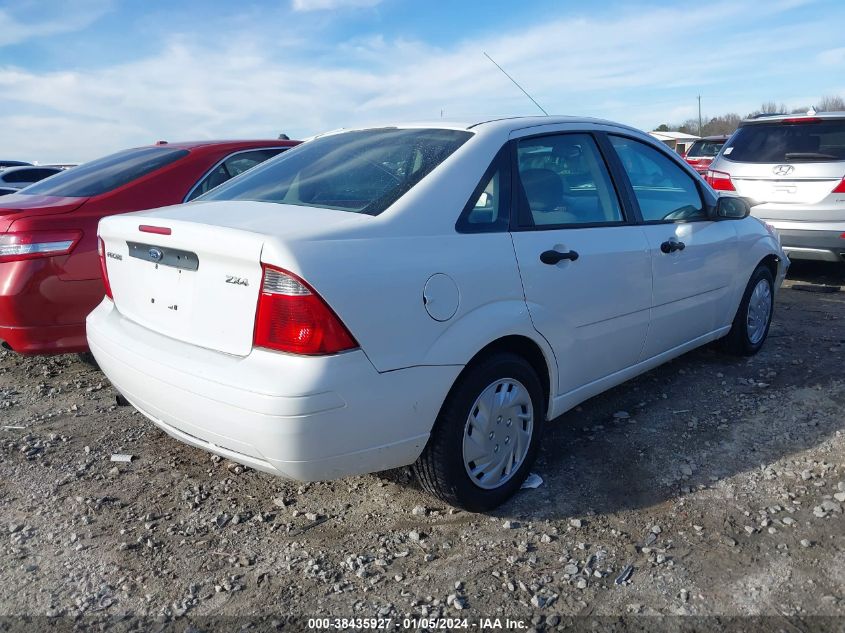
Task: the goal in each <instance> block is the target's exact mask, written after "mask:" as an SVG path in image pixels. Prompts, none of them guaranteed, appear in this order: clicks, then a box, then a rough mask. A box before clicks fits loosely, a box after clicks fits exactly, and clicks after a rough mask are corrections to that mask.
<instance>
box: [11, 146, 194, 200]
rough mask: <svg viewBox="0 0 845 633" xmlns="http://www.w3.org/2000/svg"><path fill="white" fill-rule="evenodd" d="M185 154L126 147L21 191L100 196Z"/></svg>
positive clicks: (80, 196) (40, 193)
mask: <svg viewBox="0 0 845 633" xmlns="http://www.w3.org/2000/svg"><path fill="white" fill-rule="evenodd" d="M187 155H188V151H187V150H184V149H170V148H167V147H139V148H137V149H127V150H124V151H122V152H118V153H117V154H111V155H110V156H105V157H103V158H98V159H97V160H92V161H91V162H90V163H85V164H83V165H79V166H78V167H73V168H71V169H68V170H65V171H62V172H59V173H58V174H56V175H55V176H51V177H50V178H49V179H48V180H45V181H43V182H38V183H35V184H34V185H30V186H29V187H27V188H26V189H22V190H21V193H23V194H27V195H40V196H66V197H69V198H88V197H90V196H99V195H100V194H102V193H106V192H108V191H111V190H112V189H117V188H118V187H121V186H123V185H125V184H127V183H129V182H132V181H133V180H136V179H138V178H140V177H141V176H146V175H147V174H149V173H151V172H153V171H155V170H157V169H161V168H162V167H164V166H165V165H169V164H170V163H172V162H174V161H176V160H179V159H180V158H182V157H183V156H187Z"/></svg>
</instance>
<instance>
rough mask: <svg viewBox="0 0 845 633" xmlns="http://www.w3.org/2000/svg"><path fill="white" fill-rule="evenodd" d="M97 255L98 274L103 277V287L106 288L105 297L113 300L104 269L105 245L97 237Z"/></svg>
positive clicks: (106, 270)
mask: <svg viewBox="0 0 845 633" xmlns="http://www.w3.org/2000/svg"><path fill="white" fill-rule="evenodd" d="M97 254H98V255H99V256H100V274H101V275H102V276H103V285H104V286H105V287H106V296H107V297H108V298H109V299H112V300H114V297H113V296H112V294H111V284H110V283H109V271H108V269H107V268H106V245H105V243H104V242H103V238H102V237H97Z"/></svg>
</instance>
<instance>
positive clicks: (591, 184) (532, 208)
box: [517, 134, 623, 226]
mask: <svg viewBox="0 0 845 633" xmlns="http://www.w3.org/2000/svg"><path fill="white" fill-rule="evenodd" d="M517 157H518V164H519V182H520V184H521V186H522V189H521V191H520V208H519V223H520V225H521V226H562V225H574V224H607V223H611V224H612V223H616V222H622V221H623V217H622V210H621V208H620V206H619V199H618V198H617V196H616V191H615V189H614V188H613V184H612V183H611V181H610V176H609V175H608V173H607V168H606V167H605V165H604V159H603V158H602V156H601V154H600V153H599V150H598V147H596V143H595V141H593V139H592V137H591V136H590V135H588V134H556V135H551V136H541V137H537V138H528V139H523V140H520V141H519V145H518V149H517Z"/></svg>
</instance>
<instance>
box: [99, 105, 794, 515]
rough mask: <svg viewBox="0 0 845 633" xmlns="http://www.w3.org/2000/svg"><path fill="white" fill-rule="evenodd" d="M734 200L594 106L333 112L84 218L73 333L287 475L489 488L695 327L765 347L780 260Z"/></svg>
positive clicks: (481, 500)
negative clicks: (360, 121)
mask: <svg viewBox="0 0 845 633" xmlns="http://www.w3.org/2000/svg"><path fill="white" fill-rule="evenodd" d="M748 212H749V208H748V204H747V203H746V202H745V201H744V200H743V199H741V198H737V197H717V195H716V194H715V193H714V191H713V190H712V189H711V188H710V187H709V186H708V185H707V184H705V183H704V181H703V180H702V179H701V178H700V177H699V176H698V175H697V174H696V173H695V171H693V170H692V168H691V167H689V166H688V165H686V164H685V163H684V162H683V161H682V160H681V159H680V157H679V156H677V155H676V154H674V153H673V152H671V151H670V150H668V149H667V148H666V147H665V146H663V145H662V144H660V143H658V142H656V141H654V140H652V139H651V138H650V137H649V136H647V135H646V134H643V133H642V132H639V131H637V130H635V129H632V128H629V127H625V126H621V125H616V124H613V123H609V122H606V121H600V120H594V119H582V118H567V117H544V118H511V119H503V120H495V121H485V122H481V123H476V124H473V125H444V124H443V123H437V124H432V125H410V126H396V127H383V128H375V129H359V130H349V131H341V132H335V133H330V134H326V135H323V136H319V137H316V138H315V139H313V140H310V141H308V142H307V143H304V144H302V145H300V146H299V147H296V148H294V149H292V150H289V151H288V152H285V153H284V154H282V155H281V156H280V157H278V158H276V159H273V160H270V161H268V162H267V163H265V164H263V165H261V166H259V167H257V168H255V169H253V170H250V171H249V172H247V173H246V174H244V175H243V176H240V177H238V178H235V179H233V180H231V181H230V182H229V183H227V184H225V185H223V186H221V187H218V188H217V189H215V190H214V191H213V192H211V193H210V194H208V195H206V196H204V197H202V198H200V200H198V201H196V202H193V203H190V204H187V205H177V206H173V207H168V208H164V209H159V210H156V211H146V212H141V213H133V214H128V215H119V216H113V217H109V218H106V219H104V220H103V221H102V222H101V223H100V229H99V233H100V250H101V258H102V264H103V272H104V277H105V281H106V287H107V289H108V296H107V298H106V299H104V301H103V302H102V304H100V306H99V307H97V308H96V309H95V310H94V312H92V313H91V315H90V316H89V317H88V338H89V342H90V346H91V351H92V352H93V353H94V356H95V357H96V360H97V362H98V363H99V365H100V367H101V368H102V370H103V371H104V372H105V373H106V375H107V376H108V377H109V379H110V380H111V381H112V383H113V384H114V385H115V387H116V388H117V389H118V391H119V392H120V393H121V394H122V395H123V396H124V397H125V398H126V399H127V400H128V401H129V403H131V404H132V405H133V406H135V407H136V408H137V409H138V410H139V411H141V412H142V413H143V414H144V415H145V416H147V417H148V418H149V419H150V420H152V422H153V423H155V424H156V425H157V426H159V427H160V428H162V429H163V430H164V431H166V432H167V433H169V434H170V435H172V436H173V437H175V438H177V439H180V440H182V441H184V442H187V443H188V444H191V445H193V446H198V447H200V448H203V449H206V450H208V451H211V452H213V453H217V454H219V455H222V456H224V457H226V458H229V459H231V460H234V461H237V462H240V463H243V464H246V465H248V466H251V467H253V468H257V469H259V470H263V471H266V472H270V473H275V474H279V475H284V476H288V477H292V478H296V479H301V480H324V479H331V478H336V477H343V476H345V475H352V474H359V473H367V472H374V471H380V470H385V469H389V468H394V467H398V466H403V465H407V464H413V465H414V470H415V472H416V473H417V475H418V477H419V479H420V480H421V482H422V484H423V485H424V487H425V488H426V489H427V490H429V491H430V492H431V493H433V494H434V495H436V496H437V497H439V498H441V499H443V500H445V501H447V502H449V503H452V504H455V505H457V506H461V507H464V508H468V509H473V510H485V509H490V508H492V507H495V506H496V505H498V504H500V503H501V502H503V501H504V500H505V499H507V498H508V497H509V496H510V495H511V494H513V493H514V492H515V491H516V490H517V489H518V488H519V486H520V484H521V483H522V482H523V480H524V478H525V477H526V475H527V474H528V471H529V468H531V465H532V463H533V461H534V459H535V456H536V454H537V450H538V448H539V446H540V443H541V438H542V431H543V426H544V423H545V422H546V421H547V420H551V419H553V418H555V417H557V416H559V415H561V414H562V413H563V412H565V411H567V410H568V409H570V408H572V407H574V406H575V405H577V404H578V403H579V402H582V401H583V400H586V399H587V398H590V397H591V396H594V395H596V394H598V393H600V392H602V391H604V390H606V389H608V388H610V387H613V386H614V385H617V384H619V383H621V382H623V381H625V380H627V379H629V378H631V377H633V376H636V375H637V374H641V373H642V372H645V371H648V370H649V369H651V368H653V367H655V366H657V365H659V364H661V363H664V362H666V361H667V360H669V359H671V358H674V357H676V356H679V355H680V354H683V353H684V352H687V351H689V350H691V349H694V348H696V347H698V346H700V345H704V344H705V343H708V342H710V341H715V340H716V339H723V347H724V348H726V349H727V350H729V351H732V352H735V353H739V354H753V353H755V352H757V351H758V350H759V349H760V347H761V346H762V345H763V343H764V341H765V339H766V335H767V333H768V330H769V324H770V321H771V317H772V309H773V301H774V294H775V290H776V288H777V287H778V286H779V285H780V282H781V281H782V279H783V277H784V275H785V273H786V268H787V265H788V259H787V258H786V256H785V255H784V253H783V251H782V250H781V248H780V245H779V243H778V240H777V237H776V236H775V234H774V233H773V232H772V231H771V230H770V229H769V228H768V227H767V226H765V225H764V224H763V223H762V222H760V221H759V220H757V219H755V218H753V217H749V216H748Z"/></svg>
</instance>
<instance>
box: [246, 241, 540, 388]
mask: <svg viewBox="0 0 845 633" xmlns="http://www.w3.org/2000/svg"><path fill="white" fill-rule="evenodd" d="M262 259H263V260H264V261H265V262H268V263H273V262H274V261H278V262H288V264H287V266H285V267H287V268H288V269H291V266H292V265H293V268H294V269H293V270H291V272H293V273H295V274H297V275H299V276H301V277H302V278H303V279H305V280H306V281H308V283H309V284H311V285H312V286H313V287H314V289H315V290H316V291H317V292H318V293H319V294H320V295H321V296H322V297H323V299H325V300H326V302H327V303H328V304H329V305H330V306H331V307H332V308H333V309H334V311H335V312H336V313H337V314H338V316H339V317H340V319H341V320H342V321H343V322H344V323H345V325H346V326H347V327H348V328H349V330H350V332H351V333H352V334H353V336H355V338H356V339H357V341H358V342H359V343H360V345H361V348H362V349H363V350H364V352H365V353H366V354H367V356H368V357H369V358H370V360H371V362H372V363H373V365H374V366H375V367H376V368H377V369H378V370H379V371H390V370H394V369H399V368H403V367H411V366H416V365H464V364H466V363H467V362H468V361H469V360H470V359H471V358H472V357H473V356H474V355H475V354H476V353H477V352H478V351H479V350H480V349H482V348H483V347H484V346H486V345H487V344H489V343H490V342H491V341H493V340H495V339H497V338H499V337H501V336H507V335H512V334H521V335H524V336H527V337H529V338H532V339H533V340H535V341H536V342H538V344H540V345H541V348H542V349H543V350H544V352H545V353H546V356H547V359H549V360H551V359H552V355H551V351H550V349H549V348H548V346H547V345H546V344H545V341H544V340H542V338H541V337H539V336H538V335H537V333H536V331H535V330H534V329H533V327H532V325H531V320H530V317H529V315H528V310H527V308H526V305H525V299H524V295H523V292H522V283H521V280H520V277H519V270H518V268H517V266H516V258H515V256H514V252H513V245H512V242H511V238H510V234H508V233H486V234H473V235H465V234H458V233H453V234H452V235H446V236H444V235H434V236H404V237H394V238H390V237H379V238H369V239H338V240H336V241H332V242H330V243H326V242H325V241H320V242H312V243H304V244H297V245H296V248H295V255H294V254H293V253H292V252H289V251H286V250H285V249H284V248H283V246H282V245H280V244H274V243H273V241H272V240H268V242H266V243H265V246H264V252H263V254H262ZM292 263H293V264H292ZM280 265H282V264H280ZM436 273H441V274H445V275H448V276H449V277H450V278H451V279H452V280H453V281H454V284H455V287H456V292H457V295H458V307H457V310H456V312H455V314H454V316H452V317H451V318H449V319H448V320H446V321H436V320H435V319H434V318H432V317H431V316H429V314H428V312H427V310H426V306H425V303H424V302H423V291H424V287H425V284H426V282H427V281H428V279H429V278H430V277H431V276H432V275H434V274H436ZM549 365H550V371H551V372H552V373H554V370H553V366H554V361H553V360H551V362H550V363H549Z"/></svg>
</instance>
